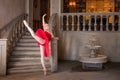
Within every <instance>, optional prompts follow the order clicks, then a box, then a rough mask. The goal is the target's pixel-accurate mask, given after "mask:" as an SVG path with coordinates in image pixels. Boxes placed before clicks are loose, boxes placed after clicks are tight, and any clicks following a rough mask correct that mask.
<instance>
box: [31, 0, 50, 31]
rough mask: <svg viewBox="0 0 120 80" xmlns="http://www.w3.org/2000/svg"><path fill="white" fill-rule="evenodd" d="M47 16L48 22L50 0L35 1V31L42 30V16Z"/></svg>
mask: <svg viewBox="0 0 120 80" xmlns="http://www.w3.org/2000/svg"><path fill="white" fill-rule="evenodd" d="M43 14H47V16H46V19H45V20H46V22H48V19H49V16H50V0H33V29H34V31H36V29H38V28H42V24H41V22H42V15H43Z"/></svg>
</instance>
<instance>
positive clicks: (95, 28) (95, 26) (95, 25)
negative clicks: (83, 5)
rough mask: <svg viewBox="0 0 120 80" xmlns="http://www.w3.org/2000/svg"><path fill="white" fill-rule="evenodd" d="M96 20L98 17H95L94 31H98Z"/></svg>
mask: <svg viewBox="0 0 120 80" xmlns="http://www.w3.org/2000/svg"><path fill="white" fill-rule="evenodd" d="M96 18H97V15H95V24H94V31H97V21H96V20H97V19H96Z"/></svg>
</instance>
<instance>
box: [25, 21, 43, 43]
mask: <svg viewBox="0 0 120 80" xmlns="http://www.w3.org/2000/svg"><path fill="white" fill-rule="evenodd" d="M23 23H24V25H25V26H26V28H27V29H28V31H29V32H30V33H31V35H32V37H33V38H34V39H35V40H36V41H38V42H39V43H41V44H44V43H45V40H44V39H42V38H40V37H38V36H36V34H35V33H34V31H33V30H32V29H31V28H30V27H29V25H28V23H27V21H26V20H23Z"/></svg>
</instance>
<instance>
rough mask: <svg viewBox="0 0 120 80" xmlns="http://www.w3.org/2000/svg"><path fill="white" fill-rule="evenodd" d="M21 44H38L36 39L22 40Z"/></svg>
mask: <svg viewBox="0 0 120 80" xmlns="http://www.w3.org/2000/svg"><path fill="white" fill-rule="evenodd" d="M19 42H21V43H25V42H26V43H37V41H36V40H35V39H20V40H19Z"/></svg>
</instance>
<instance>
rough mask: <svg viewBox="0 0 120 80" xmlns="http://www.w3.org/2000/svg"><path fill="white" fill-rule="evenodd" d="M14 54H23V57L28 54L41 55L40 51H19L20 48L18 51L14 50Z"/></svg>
mask: <svg viewBox="0 0 120 80" xmlns="http://www.w3.org/2000/svg"><path fill="white" fill-rule="evenodd" d="M12 56H22V57H24V56H25V57H26V56H28V57H29V56H33V57H35V56H40V51H31V50H30V51H27V50H26V51H24V50H23V51H19V50H17V51H13V53H12Z"/></svg>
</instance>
